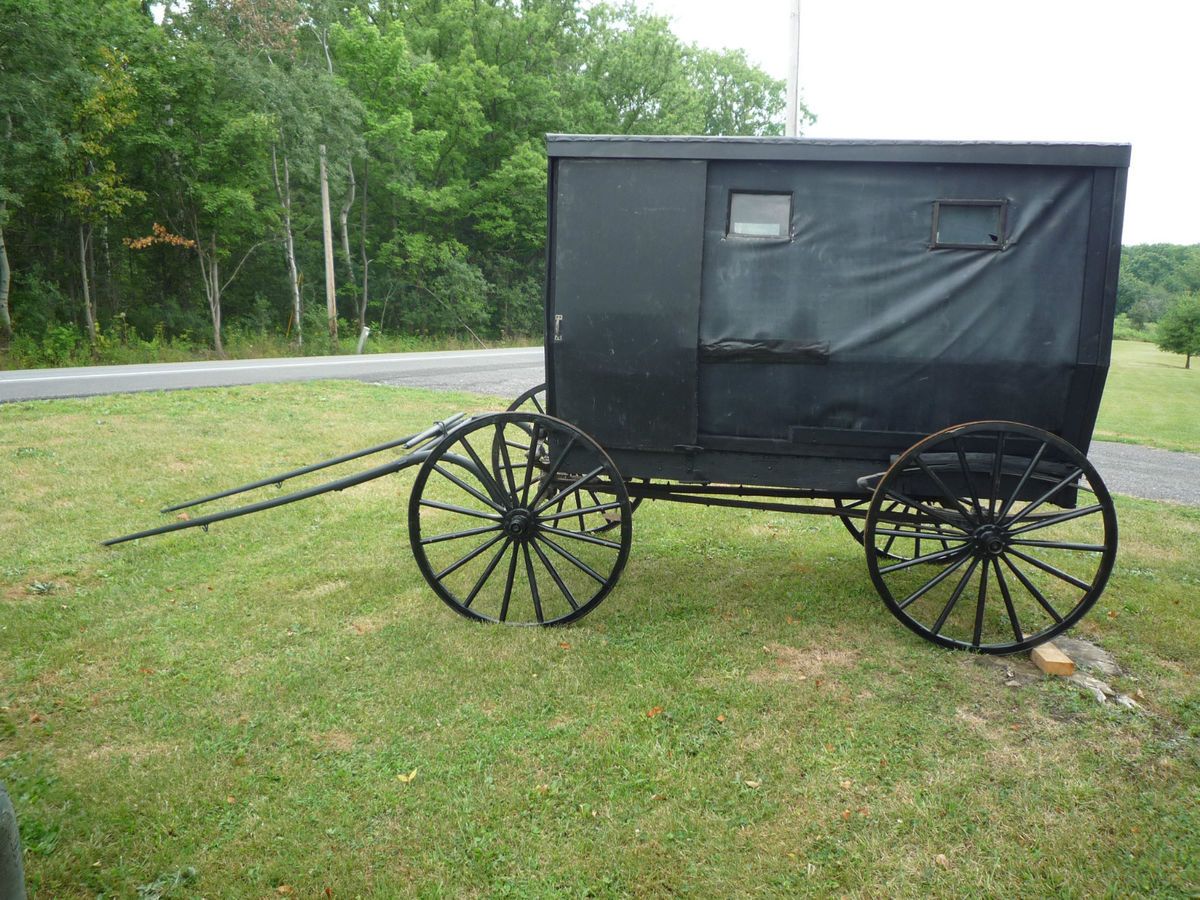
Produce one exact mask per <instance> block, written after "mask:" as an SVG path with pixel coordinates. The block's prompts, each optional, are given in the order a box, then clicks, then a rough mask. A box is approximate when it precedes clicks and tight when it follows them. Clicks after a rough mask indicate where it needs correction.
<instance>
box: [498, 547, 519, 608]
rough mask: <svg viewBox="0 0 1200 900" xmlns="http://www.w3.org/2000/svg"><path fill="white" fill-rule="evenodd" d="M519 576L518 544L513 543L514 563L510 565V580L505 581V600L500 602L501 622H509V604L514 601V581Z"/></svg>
mask: <svg viewBox="0 0 1200 900" xmlns="http://www.w3.org/2000/svg"><path fill="white" fill-rule="evenodd" d="M516 576H517V544H516V542H515V541H514V542H512V562H510V563H509V564H508V578H506V579H505V581H504V599H503V600H502V601H501V602H500V621H501V622H505V621H507V620H508V602H509V600H511V599H512V589H513V579H514V578H516Z"/></svg>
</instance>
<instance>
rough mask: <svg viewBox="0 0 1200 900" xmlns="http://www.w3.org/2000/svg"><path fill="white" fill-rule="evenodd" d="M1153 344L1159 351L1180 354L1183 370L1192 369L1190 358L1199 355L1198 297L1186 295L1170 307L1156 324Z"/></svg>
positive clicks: (1199, 300) (1199, 307) (1199, 316)
mask: <svg viewBox="0 0 1200 900" xmlns="http://www.w3.org/2000/svg"><path fill="white" fill-rule="evenodd" d="M1155 343H1156V344H1158V347H1159V349H1160V350H1165V351H1167V352H1168V353H1179V354H1182V355H1183V356H1184V357H1185V358H1186V360H1185V362H1184V368H1185V369H1190V368H1191V367H1192V357H1193V356H1196V355H1197V354H1200V295H1198V294H1188V295H1186V296H1184V297H1181V298H1180V299H1178V300H1176V301H1175V303H1174V304H1172V305H1171V307H1170V309H1168V310H1167V312H1166V314H1165V315H1164V316H1163V317H1162V319H1161V320H1160V321H1159V323H1158V333H1157V336H1156V337H1155Z"/></svg>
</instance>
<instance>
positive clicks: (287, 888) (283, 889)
mask: <svg viewBox="0 0 1200 900" xmlns="http://www.w3.org/2000/svg"><path fill="white" fill-rule="evenodd" d="M275 893H277V894H283V895H284V896H288V895H291V894H294V893H296V891H295V889H294V888H293V887H292V886H291V885H290V884H281V885H280V886H279V887H277V888H275Z"/></svg>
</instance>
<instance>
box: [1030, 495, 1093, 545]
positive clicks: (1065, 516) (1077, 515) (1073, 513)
mask: <svg viewBox="0 0 1200 900" xmlns="http://www.w3.org/2000/svg"><path fill="white" fill-rule="evenodd" d="M1103 511H1104V507H1103V506H1101V505H1100V504H1099V503H1097V504H1094V505H1093V506H1081V507H1080V508H1079V509H1072V510H1069V511H1067V512H1065V513H1060V514H1059V515H1056V516H1049V517H1048V518H1045V519H1038V520H1037V521H1036V522H1032V523H1030V524H1029V525H1022V526H1021V527H1020V528H1018V529H1017V530H1016V531H1010V532H1009V533H1008V536H1009V537H1010V538H1011V537H1016V536H1017V535H1018V534H1024V533H1025V532H1027V531H1033V530H1035V529H1037V528H1049V527H1050V526H1051V525H1058V524H1059V523H1061V522H1069V521H1071V519H1081V518H1083V517H1084V516H1090V515H1092V514H1093V513H1098V512H1103Z"/></svg>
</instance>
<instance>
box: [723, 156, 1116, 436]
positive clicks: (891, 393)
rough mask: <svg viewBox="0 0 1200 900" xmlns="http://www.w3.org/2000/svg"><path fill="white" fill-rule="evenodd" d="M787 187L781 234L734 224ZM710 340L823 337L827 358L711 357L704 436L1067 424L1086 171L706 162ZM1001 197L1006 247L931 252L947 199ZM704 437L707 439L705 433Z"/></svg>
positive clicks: (1081, 301) (819, 342)
mask: <svg viewBox="0 0 1200 900" xmlns="http://www.w3.org/2000/svg"><path fill="white" fill-rule="evenodd" d="M739 191H751V192H755V191H757V192H771V193H778V192H783V191H786V192H789V193H791V195H792V222H791V233H790V235H788V236H785V237H784V238H783V239H754V238H739V237H734V236H731V235H730V234H728V223H727V221H726V218H727V215H726V209H727V208H728V203H727V198H728V196H729V194H730V193H731V192H739ZM708 194H709V197H708V204H707V222H706V226H705V257H704V296H703V300H702V308H701V319H700V342H701V344H702V345H705V346H713V345H717V346H720V345H722V344H728V343H729V342H732V341H737V342H740V343H743V344H749V343H753V342H758V341H767V340H771V341H782V342H787V343H789V344H794V345H798V346H821V347H825V348H828V350H827V358H826V359H825V361H824V364H823V365H794V364H792V365H782V364H773V363H772V362H771V361H770V360H769V359H768V358H766V357H765V356H760V357H759V359H757V360H755V361H753V362H742V361H739V362H738V363H737V364H733V363H728V362H721V361H717V360H714V359H712V358H711V357H707V356H706V357H704V358H702V362H701V374H700V379H699V381H700V428H699V430H700V432H701V434H702V435H704V434H716V435H736V436H743V437H763V438H779V439H787V437H788V435H789V434H791V433H792V429H793V428H795V427H801V428H812V427H820V428H842V429H854V430H863V431H903V432H922V433H930V432H933V431H936V430H938V429H940V428H944V427H946V426H948V425H953V424H957V423H961V422H965V421H971V420H974V419H985V418H994V419H1013V420H1016V421H1020V422H1026V423H1029V424H1032V425H1037V426H1039V427H1042V428H1046V429H1047V430H1050V431H1055V432H1058V431H1061V430H1062V429H1063V427H1064V424H1065V422H1064V418H1065V416H1066V415H1067V410H1068V406H1069V404H1068V396H1069V394H1070V392H1071V388H1072V385H1073V384H1075V383H1078V380H1079V379H1078V373H1077V371H1076V369H1077V367H1078V366H1079V361H1078V355H1079V338H1080V328H1081V325H1086V326H1088V327H1090V328H1091V329H1092V330H1093V331H1094V330H1096V326H1095V321H1094V319H1095V316H1094V315H1093V316H1091V317H1090V318H1089V319H1088V320H1086V321H1085V320H1083V319H1082V318H1081V313H1082V311H1083V309H1084V308H1085V307H1086V306H1087V304H1096V301H1097V298H1096V297H1094V296H1088V286H1087V285H1085V281H1084V272H1085V264H1086V262H1087V259H1088V253H1089V243H1088V237H1089V222H1090V220H1091V218H1092V216H1093V214H1094V211H1093V209H1092V172H1091V171H1090V170H1088V169H1080V168H1065V167H1063V168H1050V167H1036V166H1021V167H1018V166H967V165H928V164H926V165H919V164H905V163H901V164H876V163H829V162H793V163H761V162H759V163H743V162H726V161H721V162H712V163H710V165H709V186H708ZM939 200H941V201H957V202H958V203H960V204H961V203H962V202H963V201H967V202H975V203H981V204H989V203H990V204H997V205H999V206H1002V207H1003V210H1004V216H1003V229H1002V231H1003V233H1002V234H1001V235H999V236H998V240H997V247H996V248H995V249H941V248H937V249H931V244H932V243H933V242H932V224H933V218H932V217H933V207H934V203H935V202H936V201H939ZM701 443H703V438H701Z"/></svg>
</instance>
